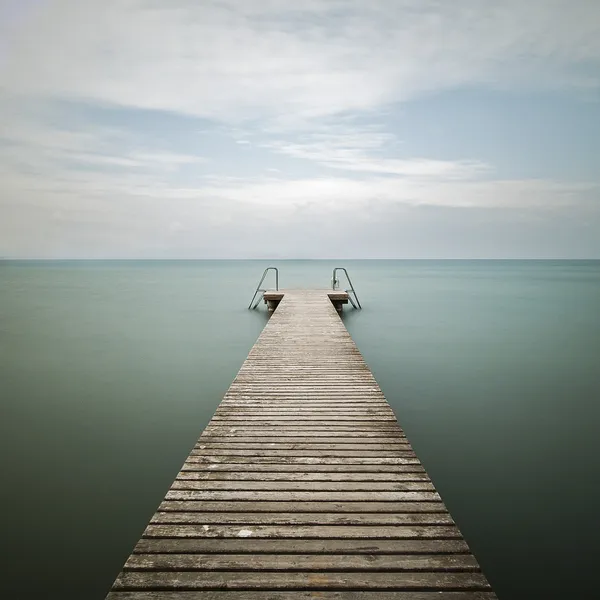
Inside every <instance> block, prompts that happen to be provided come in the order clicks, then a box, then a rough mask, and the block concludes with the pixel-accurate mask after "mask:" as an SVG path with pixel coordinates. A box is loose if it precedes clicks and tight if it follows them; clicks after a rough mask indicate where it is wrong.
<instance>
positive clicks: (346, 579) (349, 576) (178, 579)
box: [115, 571, 490, 591]
mask: <svg viewBox="0 0 600 600" xmlns="http://www.w3.org/2000/svg"><path fill="white" fill-rule="evenodd" d="M489 587H490V586H489V584H488V582H487V580H486V579H485V577H484V576H483V575H481V574H480V573H471V572H467V573H446V572H441V573H412V572H383V573H377V572H374V573H373V572H364V573H353V572H343V571H341V572H324V571H319V572H316V573H298V572H286V573H277V572H268V573H267V572H262V573H254V572H238V571H229V572H226V573H222V572H220V571H206V572H203V573H202V577H198V575H197V574H196V573H190V572H136V571H126V572H124V573H121V575H119V577H118V578H117V580H116V581H115V589H128V588H133V589H143V588H149V589H152V588H159V589H191V590H193V589H236V588H237V589H244V590H245V589H253V588H254V589H261V590H273V589H275V590H277V589H280V590H289V589H292V590H293V589H298V588H300V589H304V590H306V589H312V590H321V589H327V588H333V589H340V588H349V589H353V590H411V589H416V590H419V591H420V590H423V589H430V590H443V589H453V590H457V589H466V590H474V591H478V590H481V591H483V590H487V589H489Z"/></svg>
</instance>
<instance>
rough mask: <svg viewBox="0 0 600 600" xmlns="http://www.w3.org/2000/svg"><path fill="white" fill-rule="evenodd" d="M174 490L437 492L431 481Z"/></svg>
mask: <svg viewBox="0 0 600 600" xmlns="http://www.w3.org/2000/svg"><path fill="white" fill-rule="evenodd" d="M171 489H172V490H227V491H229V490H248V491H249V490H257V491H288V492H291V491H308V492H346V491H347V492H359V491H365V492H378V491H385V492H390V491H393V492H395V491H398V492H420V491H434V489H435V488H434V487H433V484H432V483H431V482H429V481H251V480H248V481H233V480H226V481H219V480H213V479H207V480H194V479H176V480H175V481H174V482H173V485H172V486H171Z"/></svg>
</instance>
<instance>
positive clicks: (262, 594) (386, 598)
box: [107, 590, 497, 600]
mask: <svg viewBox="0 0 600 600" xmlns="http://www.w3.org/2000/svg"><path fill="white" fill-rule="evenodd" d="M315 594H318V596H317V595H315ZM315 598H320V599H321V600H497V599H496V595H495V594H494V593H493V592H449V591H445V590H439V591H432V592H415V591H410V592H402V591H395V592H379V591H378V592H373V591H367V592H365V591H363V592H357V591H335V592H331V591H319V592H310V591H298V590H286V591H284V592H277V591H272V590H261V591H259V592H252V591H238V590H227V591H223V590H216V591H185V592H178V591H164V590H163V591H160V592H156V591H154V592H153V591H135V592H124V591H115V592H111V593H110V594H109V595H108V596H107V600H315Z"/></svg>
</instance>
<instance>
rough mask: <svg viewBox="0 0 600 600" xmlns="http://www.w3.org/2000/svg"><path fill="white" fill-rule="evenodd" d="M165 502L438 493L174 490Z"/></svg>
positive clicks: (369, 498) (434, 497) (392, 498)
mask: <svg viewBox="0 0 600 600" xmlns="http://www.w3.org/2000/svg"><path fill="white" fill-rule="evenodd" d="M165 500H269V501H272V502H277V501H280V502H302V501H305V500H308V501H324V502H348V501H355V502H357V501H358V502H435V501H438V500H440V496H439V494H438V493H437V492H384V491H382V492H356V491H338V492H333V491H326V492H315V491H313V492H302V491H294V492H288V491H269V492H266V491H262V490H251V491H237V490H219V491H216V490H178V489H174V488H171V489H170V490H169V491H168V492H167V495H166V496H165Z"/></svg>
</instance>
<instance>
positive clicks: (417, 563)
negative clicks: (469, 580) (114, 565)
mask: <svg viewBox="0 0 600 600" xmlns="http://www.w3.org/2000/svg"><path fill="white" fill-rule="evenodd" d="M340 565H343V571H344V572H348V571H474V572H477V571H479V565H478V564H477V561H476V560H475V559H474V558H473V556H471V555H470V554H429V555H427V554H410V555H401V554H400V555H398V554H396V555H391V554H380V555H377V556H372V555H370V554H369V555H367V556H365V555H362V556H361V555H356V554H346V555H344V554H338V555H314V554H261V555H256V556H253V555H248V554H229V555H226V556H215V555H214V554H133V555H132V556H130V557H129V560H128V561H127V562H126V563H125V569H126V570H130V571H340Z"/></svg>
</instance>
